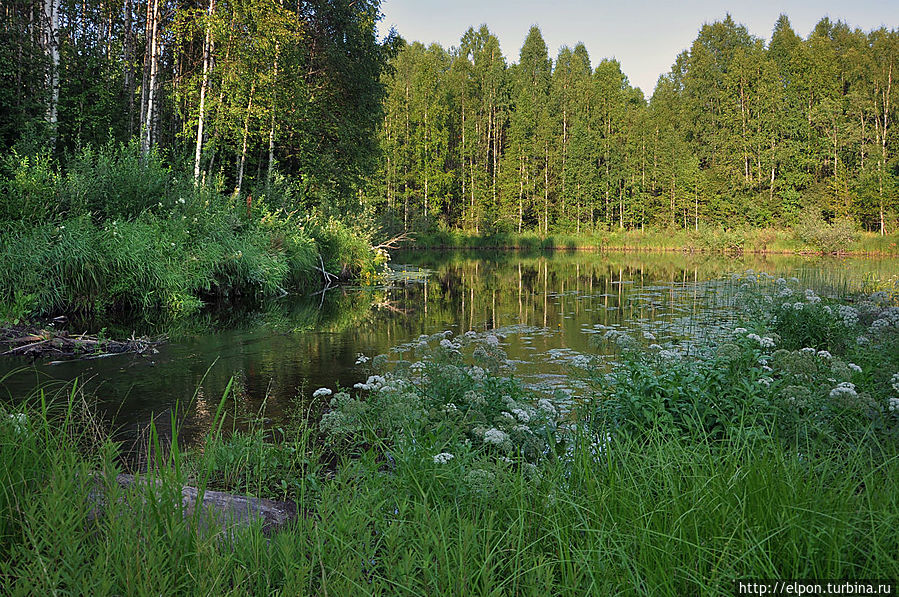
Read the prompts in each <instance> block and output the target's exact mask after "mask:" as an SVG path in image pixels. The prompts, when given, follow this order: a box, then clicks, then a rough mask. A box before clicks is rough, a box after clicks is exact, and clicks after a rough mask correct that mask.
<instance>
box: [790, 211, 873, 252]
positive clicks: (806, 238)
mask: <svg viewBox="0 0 899 597" xmlns="http://www.w3.org/2000/svg"><path fill="white" fill-rule="evenodd" d="M796 235H797V236H798V237H799V239H800V240H801V241H802V242H804V243H807V244H809V245H812V246H813V247H815V248H817V249H818V250H820V251H822V252H824V253H841V252H845V251H847V250H848V249H849V247H850V245H851V244H852V243H854V242H855V241H857V240H858V237H859V233H858V227H857V226H856V224H855V222H854V221H853V220H852V219H851V218H848V217H846V218H837V219H835V220H834V221H833V222H831V223H827V222H826V221H825V220H824V217H823V216H822V215H821V211H820V210H809V211H806V212H805V213H804V214H803V215H802V217H801V218H800V220H799V224H798V225H797V226H796Z"/></svg>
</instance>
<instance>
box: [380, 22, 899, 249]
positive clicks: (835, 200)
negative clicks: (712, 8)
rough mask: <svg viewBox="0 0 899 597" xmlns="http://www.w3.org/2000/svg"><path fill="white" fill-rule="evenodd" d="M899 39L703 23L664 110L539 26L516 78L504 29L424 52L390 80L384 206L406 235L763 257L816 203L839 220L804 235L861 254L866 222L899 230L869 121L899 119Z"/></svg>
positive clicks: (614, 70)
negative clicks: (672, 236) (660, 234)
mask: <svg viewBox="0 0 899 597" xmlns="http://www.w3.org/2000/svg"><path fill="white" fill-rule="evenodd" d="M897 40H899V36H897V31H895V30H886V29H879V30H875V31H871V32H867V33H865V32H862V31H861V30H858V29H854V30H853V29H851V28H850V27H849V26H848V25H846V24H845V23H831V22H830V21H829V20H828V19H826V18H825V19H823V20H822V21H821V22H820V24H819V27H818V28H816V30H815V31H814V32H813V33H812V34H811V35H810V36H809V38H808V39H806V40H803V39H801V38H799V37H798V36H797V35H796V34H795V33H794V32H793V30H792V28H791V26H790V23H789V20H788V19H787V18H786V17H783V18H781V19H779V20H778V23H777V26H776V28H775V31H774V33H773V35H772V39H771V42H770V43H769V44H767V47H766V44H765V42H764V41H763V40H761V39H759V38H756V37H754V36H752V35H750V33H749V31H748V30H747V28H746V27H745V26H744V25H741V24H739V23H737V22H735V21H734V20H733V18H732V17H730V16H727V17H725V18H724V19H722V20H719V21H715V22H711V23H706V24H704V25H703V26H702V27H701V29H700V31H699V34H698V35H697V37H696V39H695V41H694V42H693V44H692V46H691V47H690V49H689V50H687V51H685V52H683V53H681V54H680V55H679V56H677V57H676V59H675V60H674V61H673V62H674V64H673V66H672V69H671V71H670V72H669V73H666V74H664V75H663V76H662V77H660V78H659V81H658V84H657V85H656V87H655V89H654V90H652V97H651V99H650V100H649V102H647V101H646V99H645V98H646V96H648V95H649V93H648V92H649V91H650V90H640V89H635V88H633V87H632V86H631V85H630V83H629V81H628V79H627V77H626V76H625V74H624V73H623V72H622V70H621V65H620V64H619V63H618V62H617V61H616V60H613V59H604V60H602V61H600V62H599V64H598V66H597V67H596V69H595V70H592V71H591V66H590V64H591V63H590V58H589V56H588V55H587V50H586V48H585V47H584V46H583V45H582V44H579V45H578V46H575V48H574V50H572V49H571V48H569V47H567V46H564V47H562V48H561V49H560V50H559V54H558V56H557V58H556V59H555V60H554V61H553V60H551V59H550V56H549V54H548V52H547V47H546V43H545V42H544V40H543V37H542V34H541V32H540V30H539V28H537V27H536V26H535V27H532V28H531V29H530V31H529V32H528V34H527V37H526V39H525V42H524V44H523V46H522V48H521V51H520V53H519V58H518V63H517V64H511V65H507V64H506V63H505V61H504V60H502V59H501V57H502V54H501V52H499V49H498V44H499V42H498V40H497V39H496V37H495V36H494V35H493V34H492V33H491V32H490V30H489V29H488V28H487V26H486V25H484V26H481V27H480V28H479V29H475V28H470V29H469V30H468V31H466V32H465V34H464V35H463V36H462V39H461V40H460V43H459V44H458V46H457V47H456V48H453V49H449V50H446V49H444V48H442V47H440V46H436V45H432V46H431V47H429V48H427V49H426V48H425V47H424V46H423V45H422V44H420V43H418V42H415V43H411V44H408V45H405V46H403V47H402V48H401V49H400V50H399V52H398V53H397V55H396V56H395V57H394V58H393V60H392V62H391V68H390V69H389V70H388V71H387V73H386V74H385V75H384V83H385V86H386V90H387V96H386V97H385V99H384V104H383V108H384V112H385V114H384V116H385V118H384V121H383V127H382V134H381V136H380V143H381V148H382V151H383V156H382V158H381V162H380V168H379V170H378V172H377V174H376V175H374V176H373V178H372V179H371V184H370V189H371V192H370V193H369V196H368V197H367V199H368V200H369V201H370V202H374V203H375V204H376V205H377V206H378V207H379V208H382V209H383V212H382V216H383V219H384V223H385V224H386V225H390V226H395V227H399V226H402V228H403V230H415V231H418V232H431V231H433V229H434V228H435V227H437V226H440V225H443V226H448V227H450V228H457V229H464V230H466V231H475V232H476V233H485V232H486V233H488V234H490V233H492V232H496V231H498V232H509V231H513V230H514V231H517V232H519V233H520V232H522V231H536V232H539V233H542V234H543V235H544V236H546V235H548V234H549V233H550V231H554V232H556V233H575V234H578V235H579V234H581V233H582V231H584V230H587V231H589V232H590V233H596V232H597V231H606V232H611V231H613V230H640V231H643V230H644V229H647V228H650V227H651V228H653V229H656V230H659V229H664V228H667V229H669V230H677V231H681V232H683V231H688V230H692V231H698V230H699V229H700V227H705V228H707V229H709V228H711V229H714V228H724V227H726V228H727V229H728V230H722V231H721V232H718V233H708V232H706V233H705V234H704V235H703V239H702V240H707V241H708V246H707V248H711V249H717V250H740V249H743V248H749V247H750V245H747V244H746V243H744V242H743V241H744V240H748V239H747V238H746V237H747V235H746V234H743V233H741V232H740V231H739V228H745V229H755V228H777V229H780V230H785V229H787V228H789V227H790V226H791V225H793V224H795V223H796V221H797V219H798V218H799V216H800V214H801V213H802V211H801V208H802V207H803V206H809V205H811V206H814V207H815V208H820V209H823V210H824V212H825V214H826V216H827V219H828V221H831V220H832V221H833V223H832V224H828V225H824V224H823V223H820V222H813V223H811V225H808V224H807V223H805V222H803V223H801V225H800V236H801V237H802V238H803V242H805V243H806V244H807V246H811V247H814V248H815V249H816V250H823V251H825V252H831V251H836V250H840V251H842V250H846V246H847V244H849V242H850V241H853V240H855V238H856V233H855V225H852V224H851V223H850V222H849V217H851V218H852V220H853V221H854V222H856V225H857V226H859V227H860V228H862V229H864V230H866V231H869V232H878V233H881V234H886V233H889V232H894V231H895V217H896V213H897V211H896V210H897V208H899V204H897V203H896V196H897V195H896V193H895V189H896V188H899V182H897V181H899V179H897V171H896V169H895V168H894V167H893V166H891V164H894V163H895V155H896V149H895V139H893V138H892V135H891V134H888V133H887V132H886V131H883V130H882V128H878V127H866V126H865V125H864V124H862V125H861V126H860V127H859V124H858V123H859V122H862V123H864V122H868V121H873V122H883V119H884V118H887V120H888V121H893V120H895V119H896V117H897V109H899V102H897V101H896V99H895V93H896V87H895V86H890V84H889V81H890V72H895V68H896V63H895V56H896V55H897V53H896V48H897V43H899V41H897ZM878 89H880V90H884V89H886V90H888V91H883V92H882V93H880V94H879V95H878V92H877V90H878ZM891 94H892V96H893V97H892V99H891V98H890V96H891ZM874 148H878V149H877V150H876V151H875V150H874ZM735 228H736V229H737V230H734V229H735ZM805 229H808V233H807V234H806V233H805V232H804V230H805ZM806 237H807V238H806ZM682 246H683V247H686V246H689V245H682Z"/></svg>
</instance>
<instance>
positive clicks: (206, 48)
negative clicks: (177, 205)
mask: <svg viewBox="0 0 899 597" xmlns="http://www.w3.org/2000/svg"><path fill="white" fill-rule="evenodd" d="M214 10H215V0H209V10H208V12H207V17H208V19H209V22H207V23H206V39H205V41H204V42H203V82H202V83H200V114H199V116H198V117H197V147H196V151H195V153H194V181H195V182H196V181H199V180H200V158H201V157H202V155H203V119H204V118H205V116H206V92H207V90H208V89H209V62H210V57H211V55H212V44H213V41H212V13H213V11H214Z"/></svg>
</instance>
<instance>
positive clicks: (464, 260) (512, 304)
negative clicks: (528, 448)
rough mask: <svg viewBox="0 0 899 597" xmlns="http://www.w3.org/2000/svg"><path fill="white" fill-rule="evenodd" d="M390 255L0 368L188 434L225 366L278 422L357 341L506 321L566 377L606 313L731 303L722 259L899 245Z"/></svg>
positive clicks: (776, 263) (528, 368)
mask: <svg viewBox="0 0 899 597" xmlns="http://www.w3.org/2000/svg"><path fill="white" fill-rule="evenodd" d="M393 262H394V265H393V268H394V275H393V278H394V280H393V282H392V283H391V284H390V285H389V286H387V287H382V288H375V289H371V288H369V289H337V290H332V291H330V292H328V293H327V294H326V296H324V297H322V296H311V297H287V298H285V299H282V300H280V301H276V302H272V303H270V304H267V305H266V306H265V308H264V309H262V310H255V311H251V312H245V311H241V310H240V309H236V308H225V309H219V310H217V311H216V312H215V315H211V314H210V315H206V316H203V317H200V318H196V319H193V320H189V321H186V322H181V323H180V324H179V325H178V326H177V327H171V326H168V327H165V328H164V329H161V328H158V327H157V328H156V329H151V330H149V331H155V332H162V331H165V332H167V333H168V334H169V336H170V337H171V342H170V343H169V344H167V345H165V346H163V347H162V348H161V350H160V352H159V354H157V355H154V356H152V357H135V356H127V355H124V356H117V357H112V358H108V359H101V360H96V361H84V362H73V363H66V364H63V365H56V366H49V365H47V364H44V363H37V364H36V366H34V367H31V366H30V363H29V362H27V361H23V360H8V361H3V362H2V363H0V375H3V374H4V373H6V372H8V371H11V370H12V369H14V368H16V367H19V366H26V367H28V368H27V369H26V370H25V371H23V372H19V373H16V374H15V375H12V376H11V377H10V378H9V379H7V380H6V382H5V383H4V392H3V394H4V395H7V396H9V398H8V399H11V400H14V399H16V398H17V397H20V396H23V395H25V394H26V393H27V392H28V391H29V390H30V389H31V388H33V387H34V385H35V384H36V383H37V382H40V381H46V380H51V379H52V380H71V379H74V378H76V377H79V378H81V379H82V380H83V381H85V382H86V383H87V385H88V387H89V388H90V391H91V393H93V394H94V395H96V397H97V401H98V404H99V406H100V409H101V410H102V412H103V413H104V414H105V416H106V417H107V419H108V420H110V421H114V423H115V425H116V426H117V427H118V428H119V429H120V434H121V435H122V436H123V437H134V436H136V435H138V434H140V432H141V430H142V429H144V428H145V427H146V424H147V422H148V421H149V420H150V418H151V417H152V416H157V417H158V418H157V421H158V425H159V427H160V429H161V431H162V432H163V433H165V432H166V431H167V430H168V428H169V426H170V425H169V422H170V420H171V418H172V416H173V414H175V412H176V411H177V415H178V418H179V419H180V420H182V421H183V423H182V425H183V426H182V434H181V438H182V440H183V441H184V442H185V443H188V444H190V443H193V442H196V441H198V440H199V439H200V438H202V436H203V435H204V434H205V433H207V432H208V430H209V429H210V427H211V425H212V423H213V418H214V416H215V413H216V411H217V409H218V406H219V402H220V398H221V396H222V392H223V390H224V388H225V387H226V385H227V383H228V381H229V379H230V378H231V377H232V376H235V382H234V384H233V389H234V391H233V393H232V396H231V397H230V398H229V400H228V401H227V402H226V412H227V413H228V414H229V419H228V421H227V422H226V427H227V426H230V425H231V424H232V422H233V421H238V422H239V421H246V420H247V419H250V418H256V417H264V418H265V419H266V420H267V422H268V424H270V425H279V424H282V423H284V422H285V421H286V419H287V418H288V417H289V416H290V415H291V413H294V412H297V411H299V412H302V411H304V409H306V408H308V407H309V406H310V405H309V402H308V398H307V397H309V396H311V394H312V391H314V390H315V389H316V388H318V387H321V386H325V387H330V388H332V389H334V388H336V387H337V386H338V385H339V386H343V387H351V386H352V385H353V384H354V383H355V382H356V381H359V379H360V378H361V377H364V375H365V374H366V372H365V371H364V370H363V369H362V367H361V366H357V365H356V364H355V362H356V356H357V354H359V353H363V354H366V355H368V356H372V355H375V354H382V353H386V352H390V350H391V348H393V347H396V346H398V345H400V344H402V343H404V342H407V341H409V340H411V339H413V338H417V337H418V336H419V335H420V334H431V333H434V332H437V331H441V330H447V329H448V330H452V331H453V332H455V333H464V332H466V331H468V330H475V331H483V330H488V329H498V330H500V331H501V332H502V333H503V334H504V335H505V340H504V344H505V348H506V350H507V352H508V353H509V356H510V358H511V359H513V360H515V361H517V362H518V364H519V367H518V371H517V373H516V375H517V376H518V377H520V378H522V379H523V380H524V381H525V382H526V383H528V384H531V385H534V386H543V387H547V388H554V387H569V388H570V387H572V382H571V380H570V377H569V375H568V374H569V372H570V370H571V366H572V365H574V364H577V362H578V359H580V358H582V357H583V355H593V354H596V353H597V352H601V351H602V350H603V346H602V344H601V343H597V342H596V338H597V337H598V336H601V335H603V334H604V333H605V332H606V331H607V330H609V329H624V330H629V331H631V332H633V333H634V334H635V335H637V336H638V337H639V338H643V339H645V340H646V341H647V342H658V343H660V344H661V343H664V342H666V341H668V342H670V341H679V340H682V339H689V338H694V337H696V336H697V335H698V334H701V333H702V332H703V331H704V330H708V329H710V327H711V326H714V325H715V324H716V323H719V322H720V321H722V320H724V319H726V318H728V317H730V316H732V313H733V311H732V309H730V308H729V306H728V304H727V303H726V301H723V300H721V296H722V286H721V284H720V283H709V281H711V280H716V279H719V278H721V277H722V276H723V275H724V274H726V273H729V272H733V271H743V270H745V269H747V268H752V269H754V270H756V271H765V272H768V273H771V274H773V275H778V276H793V275H798V276H799V277H801V278H803V279H811V278H815V277H820V278H825V279H828V280H830V281H832V282H835V283H837V284H840V285H848V284H850V283H852V282H858V281H861V280H863V279H864V277H865V276H866V275H871V274H873V275H876V276H880V277H889V276H890V275H894V274H895V273H896V272H897V271H899V263H897V261H896V260H864V259H853V260H827V259H805V258H800V257H777V256H747V257H741V258H728V257H722V256H702V255H683V254H674V253H669V254H636V253H631V254H627V253H613V254H602V253H590V252H575V253H564V252H557V253H552V254H537V255H521V254H518V253H510V252H504V253H423V252H419V251H416V252H408V253H399V254H397V255H395V256H394V259H393ZM130 331H131V329H130V328H129V329H128V330H127V331H126V332H125V333H126V334H128V333H130ZM141 331H144V332H146V331H148V330H141ZM574 389H575V390H577V387H575V388H574ZM298 395H299V396H300V397H301V398H300V399H299V400H297V399H296V398H297V396H298Z"/></svg>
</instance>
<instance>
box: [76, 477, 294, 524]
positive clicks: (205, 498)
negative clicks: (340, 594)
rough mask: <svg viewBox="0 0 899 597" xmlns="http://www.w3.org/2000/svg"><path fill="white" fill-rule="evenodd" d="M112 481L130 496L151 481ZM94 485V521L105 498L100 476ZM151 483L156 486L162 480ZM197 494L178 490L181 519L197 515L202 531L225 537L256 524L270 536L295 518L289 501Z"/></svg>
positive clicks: (194, 490) (188, 489) (209, 492)
mask: <svg viewBox="0 0 899 597" xmlns="http://www.w3.org/2000/svg"><path fill="white" fill-rule="evenodd" d="M115 480H116V483H117V484H118V485H119V487H121V488H122V489H123V490H125V491H126V492H127V493H129V494H131V495H134V493H135V490H137V491H138V492H141V491H142V490H143V488H144V487H145V486H146V485H147V483H148V482H150V480H149V479H147V478H146V477H140V476H135V475H128V474H120V475H116V479H115ZM94 483H95V485H94V490H93V491H91V493H90V496H89V497H90V499H91V500H92V501H93V502H94V508H93V509H92V511H91V515H90V516H89V518H90V519H91V520H92V521H97V520H98V519H99V518H100V517H101V516H102V515H103V514H104V512H105V510H106V504H107V499H106V495H105V492H104V491H103V489H102V488H103V487H104V485H103V479H102V477H100V476H99V475H95V476H94ZM154 483H155V485H156V486H157V487H159V485H160V484H161V481H155V482H154ZM200 493H201V492H200V490H199V489H198V488H196V487H190V486H184V487H182V488H181V504H180V505H181V511H182V513H183V516H184V518H191V517H194V516H196V520H198V521H199V524H200V527H201V529H202V530H211V529H210V526H213V527H217V530H218V531H220V532H222V533H224V534H225V535H226V536H228V537H231V536H233V533H232V531H234V530H235V529H236V528H239V527H249V526H250V525H252V524H254V523H257V522H260V523H261V524H262V532H263V533H264V534H265V535H267V536H271V535H272V534H274V533H275V532H277V531H278V530H280V529H281V528H283V527H285V526H286V525H288V524H290V522H291V521H293V520H294V519H295V518H296V517H297V507H296V504H294V503H293V502H289V501H288V502H280V501H275V500H269V499H265V498H255V497H250V496H245V495H238V494H233V493H226V492H223V491H212V490H209V489H207V490H205V491H203V492H202V499H200ZM138 495H139V496H140V495H141V494H140V493H138ZM141 497H144V496H141ZM198 508H199V510H198Z"/></svg>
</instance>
